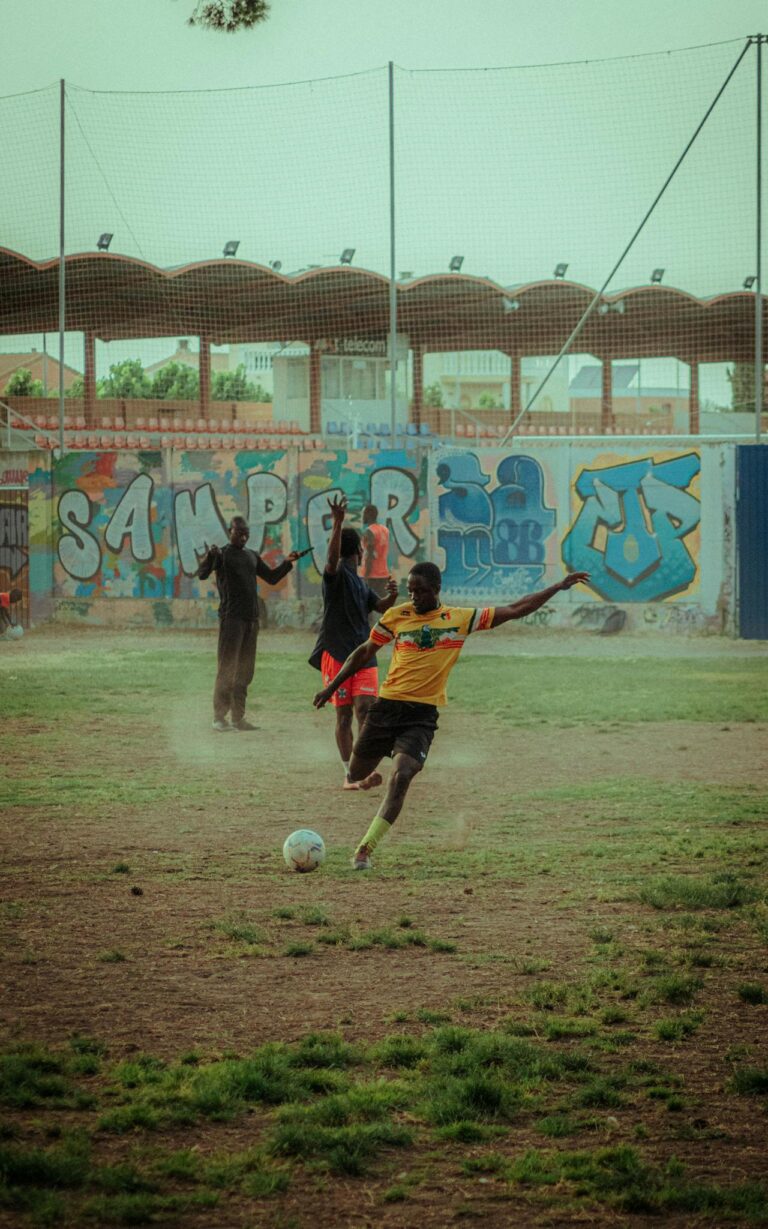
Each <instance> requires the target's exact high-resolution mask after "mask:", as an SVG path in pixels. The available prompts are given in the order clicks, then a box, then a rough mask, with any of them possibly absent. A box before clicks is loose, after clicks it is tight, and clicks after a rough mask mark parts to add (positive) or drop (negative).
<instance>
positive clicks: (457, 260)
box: [448, 256, 464, 273]
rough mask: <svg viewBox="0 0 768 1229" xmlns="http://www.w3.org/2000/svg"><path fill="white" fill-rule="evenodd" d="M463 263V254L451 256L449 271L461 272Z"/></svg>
mask: <svg viewBox="0 0 768 1229" xmlns="http://www.w3.org/2000/svg"><path fill="white" fill-rule="evenodd" d="M463 264H464V257H463V256H452V257H451V263H450V264H449V266H448V268H449V270H450V272H451V273H461V266H462V265H463Z"/></svg>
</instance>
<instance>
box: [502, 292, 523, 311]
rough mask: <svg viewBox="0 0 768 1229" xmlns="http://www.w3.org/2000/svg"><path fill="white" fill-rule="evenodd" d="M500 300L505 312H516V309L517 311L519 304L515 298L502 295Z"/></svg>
mask: <svg viewBox="0 0 768 1229" xmlns="http://www.w3.org/2000/svg"><path fill="white" fill-rule="evenodd" d="M501 302H502V305H503V307H504V311H505V313H506V312H516V311H519V309H520V304H519V302H518V301H517V299H508V298H507V296H506V295H504V297H503V298H502V300H501Z"/></svg>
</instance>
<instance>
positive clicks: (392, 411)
mask: <svg viewBox="0 0 768 1229" xmlns="http://www.w3.org/2000/svg"><path fill="white" fill-rule="evenodd" d="M389 385H390V387H389V394H390V404H389V416H390V430H391V433H392V443H393V445H394V443H395V432H396V430H397V285H396V283H395V66H394V64H393V63H392V61H391V60H390V61H389Z"/></svg>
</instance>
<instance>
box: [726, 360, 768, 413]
mask: <svg viewBox="0 0 768 1229" xmlns="http://www.w3.org/2000/svg"><path fill="white" fill-rule="evenodd" d="M766 374H767V373H766V372H765V371H764V372H763V406H764V408H765V409H767V410H768V382H767V381H766ZM726 375H727V377H728V382H729V383H730V386H731V409H732V410H741V411H742V413H744V414H754V412H755V364H754V363H734V365H733V367H732V368H730V369H729V370H728V371H727V372H726Z"/></svg>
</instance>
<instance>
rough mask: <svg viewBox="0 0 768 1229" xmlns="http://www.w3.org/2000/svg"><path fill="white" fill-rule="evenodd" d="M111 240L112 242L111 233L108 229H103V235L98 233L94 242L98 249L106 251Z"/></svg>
mask: <svg viewBox="0 0 768 1229" xmlns="http://www.w3.org/2000/svg"><path fill="white" fill-rule="evenodd" d="M111 242H112V235H111V233H110V232H109V231H108V230H105V231H104V234H103V235H99V241H98V243H97V244H96V247H97V248H98V249H99V251H100V252H108V251H109V245H110V243H111Z"/></svg>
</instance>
